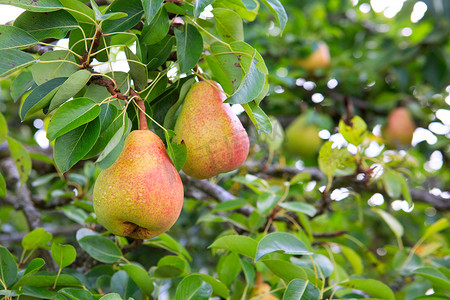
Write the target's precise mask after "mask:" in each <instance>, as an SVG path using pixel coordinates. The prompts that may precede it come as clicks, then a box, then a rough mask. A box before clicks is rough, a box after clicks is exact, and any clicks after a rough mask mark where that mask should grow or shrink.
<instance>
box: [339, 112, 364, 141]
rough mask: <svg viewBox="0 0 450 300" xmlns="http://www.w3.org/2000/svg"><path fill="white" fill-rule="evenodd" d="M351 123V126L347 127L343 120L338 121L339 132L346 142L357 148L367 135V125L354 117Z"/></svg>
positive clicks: (357, 117) (359, 118)
mask: <svg viewBox="0 0 450 300" xmlns="http://www.w3.org/2000/svg"><path fill="white" fill-rule="evenodd" d="M351 123H352V124H351V126H349V125H347V124H345V122H344V121H343V120H340V121H339V132H340V133H341V134H342V135H343V136H344V138H345V140H346V141H347V142H349V143H350V144H353V145H355V146H359V145H361V143H362V142H363V141H364V138H365V137H366V135H367V124H366V122H364V120H363V119H361V117H359V116H354V117H353V119H352V121H351Z"/></svg>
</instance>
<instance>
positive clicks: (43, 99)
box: [20, 78, 67, 121]
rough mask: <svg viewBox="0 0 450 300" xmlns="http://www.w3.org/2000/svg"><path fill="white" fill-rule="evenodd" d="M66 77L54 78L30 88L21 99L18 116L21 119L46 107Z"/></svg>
mask: <svg viewBox="0 0 450 300" xmlns="http://www.w3.org/2000/svg"><path fill="white" fill-rule="evenodd" d="M66 79H67V78H54V79H52V80H50V81H48V82H46V83H44V84H42V85H39V86H37V87H36V88H35V89H34V90H32V91H31V93H30V94H29V95H28V97H26V98H25V99H24V100H23V103H22V107H21V108H20V118H21V119H22V121H23V120H25V119H27V118H28V117H29V116H31V115H33V114H34V113H36V112H38V111H39V110H41V109H43V108H44V107H46V106H47V105H48V104H49V103H50V100H51V99H52V97H53V96H54V95H55V94H56V91H57V90H58V89H59V87H60V86H61V84H63V83H64V82H65V81H66Z"/></svg>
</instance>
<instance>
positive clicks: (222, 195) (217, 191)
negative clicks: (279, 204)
mask: <svg viewBox="0 0 450 300" xmlns="http://www.w3.org/2000/svg"><path fill="white" fill-rule="evenodd" d="M180 177H181V180H182V181H183V183H184V185H187V186H192V187H195V188H196V189H198V190H200V191H202V192H204V193H205V194H206V195H208V196H210V197H212V198H214V199H216V200H217V201H219V202H221V203H222V202H227V201H233V200H236V196H234V195H233V194H231V193H230V192H228V191H227V190H225V189H224V188H222V187H221V186H218V185H217V184H214V183H211V182H209V181H207V180H198V179H195V178H192V177H190V176H188V175H186V173H184V172H183V171H181V172H180ZM239 210H240V211H241V212H243V213H244V214H246V215H250V214H251V213H252V212H253V208H252V207H251V206H248V205H245V206H243V207H241V208H240V209H239Z"/></svg>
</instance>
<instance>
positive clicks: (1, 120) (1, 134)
mask: <svg viewBox="0 0 450 300" xmlns="http://www.w3.org/2000/svg"><path fill="white" fill-rule="evenodd" d="M7 136H8V124H7V123H6V119H5V117H4V116H3V114H2V113H1V112H0V145H1V144H3V142H4V141H6V138H7Z"/></svg>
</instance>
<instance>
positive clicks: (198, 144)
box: [174, 80, 249, 179]
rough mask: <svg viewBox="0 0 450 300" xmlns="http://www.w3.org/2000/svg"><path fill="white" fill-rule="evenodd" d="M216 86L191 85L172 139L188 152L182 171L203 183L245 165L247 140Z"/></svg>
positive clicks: (220, 90) (202, 82) (209, 83)
mask: <svg viewBox="0 0 450 300" xmlns="http://www.w3.org/2000/svg"><path fill="white" fill-rule="evenodd" d="M225 99H226V95H225V93H224V92H223V90H222V88H221V87H220V85H219V84H218V83H217V82H214V81H210V80H208V81H200V82H196V83H194V85H193V86H192V87H191V89H190V90H189V92H188V93H187V95H186V98H185V100H184V103H183V107H182V108H181V111H180V114H179V116H178V119H177V122H176V124H175V128H174V131H175V138H174V140H175V141H176V142H178V143H181V142H183V143H184V144H185V145H186V149H187V158H186V163H185V165H184V167H183V171H184V172H185V173H186V174H188V175H189V176H191V177H194V178H197V179H205V178H210V177H213V176H215V175H217V174H220V173H226V172H230V171H233V170H235V169H237V168H238V167H239V166H241V165H242V163H243V162H244V161H245V159H246V158H247V155H248V150H249V139H248V135H247V132H246V131H245V129H244V127H243V126H242V123H241V122H240V121H239V119H238V117H236V115H235V114H234V113H233V111H232V110H231V107H230V105H229V104H228V103H223V101H224V100H225Z"/></svg>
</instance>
